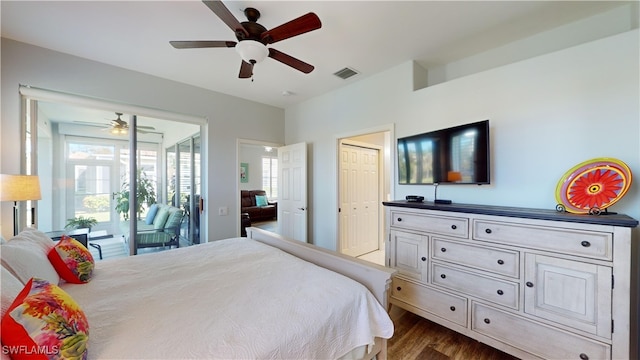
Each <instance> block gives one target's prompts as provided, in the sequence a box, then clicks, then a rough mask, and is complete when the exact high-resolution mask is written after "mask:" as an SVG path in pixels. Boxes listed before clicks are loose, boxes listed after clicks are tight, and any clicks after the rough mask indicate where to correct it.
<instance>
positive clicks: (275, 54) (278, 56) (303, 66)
mask: <svg viewBox="0 0 640 360" xmlns="http://www.w3.org/2000/svg"><path fill="white" fill-rule="evenodd" d="M269 57H270V58H272V59H275V60H278V61H280V62H281V63H283V64H285V65H289V66H291V67H292V68H294V69H296V70H300V71H302V72H303V73H305V74H308V73H310V72H312V71H313V69H315V68H314V67H313V65H311V64H307V63H306V62H304V61H302V60H298V59H296V58H294V57H293V56H291V55H287V54H285V53H283V52H282V51H278V50H276V49H272V48H269Z"/></svg>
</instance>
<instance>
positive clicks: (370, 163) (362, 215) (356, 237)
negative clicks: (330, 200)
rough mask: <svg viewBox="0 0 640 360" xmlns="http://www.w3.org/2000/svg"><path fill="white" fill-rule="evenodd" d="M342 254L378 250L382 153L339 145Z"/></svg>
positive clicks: (352, 254)
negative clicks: (380, 156)
mask: <svg viewBox="0 0 640 360" xmlns="http://www.w3.org/2000/svg"><path fill="white" fill-rule="evenodd" d="M339 171H340V251H341V252H342V253H343V254H347V255H351V256H360V255H363V254H366V253H369V252H372V251H375V250H378V248H379V246H378V244H379V236H378V228H379V226H378V217H379V216H378V215H379V214H378V212H379V193H380V189H379V177H380V173H379V151H378V150H377V149H371V148H365V147H360V146H354V145H349V144H344V143H341V144H340V169H339Z"/></svg>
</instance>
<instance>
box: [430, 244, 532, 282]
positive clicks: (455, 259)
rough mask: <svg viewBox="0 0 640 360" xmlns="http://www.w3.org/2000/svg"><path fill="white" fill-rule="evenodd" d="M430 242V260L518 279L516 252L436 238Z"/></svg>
mask: <svg viewBox="0 0 640 360" xmlns="http://www.w3.org/2000/svg"><path fill="white" fill-rule="evenodd" d="M432 241H433V242H432V245H431V249H432V252H431V258H432V259H436V260H443V261H449V262H452V263H455V264H460V265H467V266H470V267H474V268H477V269H481V270H486V271H491V272H494V273H497V274H502V275H506V276H511V277H514V278H519V277H520V253H519V252H518V251H510V250H502V249H490V248H486V247H481V246H473V245H467V244H461V243H458V242H454V241H448V240H442V239H437V238H434V239H433V240H432Z"/></svg>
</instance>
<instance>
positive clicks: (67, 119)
mask: <svg viewBox="0 0 640 360" xmlns="http://www.w3.org/2000/svg"><path fill="white" fill-rule="evenodd" d="M24 91H25V92H27V93H29V92H31V91H33V89H31V88H29V89H24ZM35 92H36V93H37V95H42V94H44V96H45V97H46V95H47V91H46V90H42V94H41V93H40V92H39V90H35ZM21 93H22V94H23V97H22V99H23V121H24V124H25V126H24V129H25V132H24V133H23V136H24V139H23V141H24V151H25V153H26V155H27V156H25V157H23V158H22V164H21V169H22V170H21V172H22V173H24V174H33V175H38V176H39V179H40V184H41V190H42V199H41V200H39V201H37V202H23V203H21V204H20V206H21V216H20V226H19V228H20V229H22V228H24V227H25V226H26V225H27V224H29V225H30V224H31V217H30V216H27V215H31V211H28V210H29V209H30V208H31V207H35V206H36V205H37V206H38V209H37V212H36V214H37V215H36V216H34V217H33V220H34V225H36V226H37V227H38V229H40V230H42V231H45V232H48V231H62V230H65V226H66V225H67V223H68V220H69V219H73V218H76V217H80V216H82V217H90V218H94V219H95V220H96V221H97V222H98V224H97V225H95V226H93V227H92V229H91V233H93V232H94V231H99V232H101V233H103V234H107V236H106V237H107V238H110V237H111V236H113V237H119V236H120V235H121V234H124V233H126V232H125V230H123V228H122V226H123V225H122V224H123V220H126V219H127V215H129V213H128V211H125V210H124V207H120V206H119V205H120V204H121V203H122V204H125V203H126V205H127V206H126V209H129V206H128V205H129V204H128V200H129V191H128V190H129V189H130V186H129V185H130V184H131V183H132V182H133V183H134V184H136V186H137V187H138V188H140V187H141V186H146V190H148V191H149V192H151V193H153V198H152V199H150V201H149V202H141V207H140V208H139V211H136V212H135V215H134V216H135V218H136V219H144V217H145V216H146V213H147V210H148V208H149V206H150V205H151V204H152V203H154V202H156V203H161V204H169V205H174V206H176V207H180V208H181V209H184V210H185V211H189V213H190V215H191V216H190V217H188V218H185V220H184V221H183V224H182V229H181V235H183V236H184V237H181V240H182V241H181V244H180V245H181V246H182V245H187V244H194V243H199V236H200V233H199V230H200V226H199V223H200V217H199V211H198V210H199V209H198V203H199V201H198V200H199V198H200V196H201V194H202V192H201V191H202V189H201V187H200V177H201V158H200V150H199V149H200V148H201V142H200V135H199V134H200V128H201V125H196V124H195V122H192V123H183V122H178V121H173V120H164V119H158V118H151V117H143V116H135V115H131V114H126V113H120V112H115V111H111V110H104V109H105V107H106V106H107V105H108V104H106V105H105V103H100V102H99V104H98V105H99V106H98V107H100V108H102V110H99V109H94V108H91V107H81V106H78V105H71V104H72V103H74V102H75V100H76V99H75V98H74V97H73V96H69V98H70V100H69V103H59V102H49V101H46V100H42V99H34V98H31V97H29V96H27V95H25V94H24V93H23V88H21ZM56 94H57V95H60V94H58V93H56ZM63 97H64V96H63ZM54 98H57V97H55V96H54ZM83 101H88V102H92V101H93V100H87V99H84V98H78V102H79V103H83ZM112 105H113V106H114V108H115V107H116V106H117V104H112ZM143 110H144V109H143ZM150 112H151V113H153V111H150ZM167 114H168V115H169V117H171V116H172V115H171V114H169V113H167ZM173 117H174V118H178V117H179V116H176V115H173ZM186 118H190V117H188V116H186ZM118 120H121V121H118ZM136 130H137V131H136ZM131 131H135V134H136V136H135V137H133V136H132V134H131ZM131 139H135V142H131ZM171 149H173V150H171ZM132 150H134V151H135V152H132ZM165 154H166V158H165ZM132 155H133V156H134V157H133V158H132ZM134 161H135V165H134V164H133V163H134ZM172 163H173V164H174V165H171V164H172ZM172 166H174V168H175V175H177V176H172V175H171V174H170V170H169V169H170V168H171V167H172ZM175 166H177V167H175ZM165 174H167V176H166V177H165ZM172 180H173V182H172ZM181 183H182V185H181ZM176 185H177V186H178V187H177V188H175V192H177V193H175V192H174V193H172V190H171V189H172V186H176ZM174 195H175V196H177V197H174ZM125 199H126V201H123V200H125ZM192 209H193V211H192ZM136 210H138V209H136ZM134 211H135V210H134ZM125 213H126V214H127V215H125ZM196 214H197V215H198V216H197V217H196ZM67 230H69V229H67ZM100 237H102V235H100ZM90 238H91V236H90ZM130 244H131V242H130ZM132 252H134V251H132Z"/></svg>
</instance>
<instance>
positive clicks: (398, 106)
mask: <svg viewBox="0 0 640 360" xmlns="http://www.w3.org/2000/svg"><path fill="white" fill-rule="evenodd" d="M638 42H639V36H638V30H633V31H630V32H626V33H622V34H620V35H615V36H611V37H608V38H604V39H601V40H596V41H593V42H589V43H585V44H582V45H578V46H575V47H570V48H567V49H563V50H559V51H556V52H552V53H549V54H545V55H541V56H538V57H534V58H531V59H528V60H523V61H520V62H516V63H513V64H509V65H505V66H502V67H498V68H494V69H491V70H487V71H484V72H480V73H477V74H473V75H469V76H465V77H461V78H458V79H455V80H452V81H449V82H445V83H441V84H438V85H434V86H431V87H427V88H424V89H421V90H419V91H415V92H414V91H412V89H413V84H412V78H413V64H412V63H411V62H408V63H405V64H402V65H400V66H397V67H395V68H392V69H390V70H388V71H386V72H383V73H380V74H376V75H373V76H371V77H369V78H365V79H363V80H361V81H359V82H356V83H353V84H352V85H349V86H347V87H345V88H342V89H339V90H337V91H334V92H331V93H328V94H326V95H323V96H320V97H317V98H314V99H311V100H309V101H307V102H304V103H302V104H299V105H297V106H294V107H291V108H288V109H287V110H286V143H295V142H300V141H306V142H309V143H310V144H311V146H310V147H309V149H310V155H309V168H310V173H309V179H310V182H309V191H310V197H311V201H310V204H309V207H310V215H309V216H310V219H309V224H310V226H309V229H310V233H309V237H310V239H311V240H312V241H313V242H314V243H315V244H318V245H320V246H323V247H326V248H330V249H335V246H336V240H335V237H336V216H335V213H336V211H337V204H336V201H335V196H333V195H332V194H334V193H335V181H333V180H328V179H329V177H330V176H333V177H334V178H335V159H336V156H335V151H336V150H335V145H334V143H333V141H332V140H333V138H334V134H339V133H344V132H350V131H351V132H352V131H355V130H357V129H366V128H371V127H374V126H380V125H382V124H388V123H395V136H396V137H402V136H407V135H411V134H415V133H420V132H425V131H429V130H436V129H440V128H444V127H449V126H453V125H458V124H462V123H467V122H473V121H478V120H483V119H490V123H491V151H492V158H491V162H492V163H491V177H492V178H491V185H485V186H476V185H471V186H465V185H456V186H440V187H439V189H438V196H439V197H442V198H446V199H451V200H453V201H454V202H458V203H472V204H490V205H506V206H519V207H530V208H543V209H554V208H555V205H556V200H555V195H554V194H555V187H556V184H557V182H558V180H559V179H560V178H561V176H562V175H563V174H564V173H565V172H566V171H567V170H568V169H570V168H571V167H573V166H574V165H576V164H577V163H580V162H582V161H585V160H588V159H591V158H595V157H614V158H618V159H621V160H623V161H624V162H626V163H627V164H628V165H629V166H630V167H631V170H632V172H634V173H636V174H640V145H639V138H640V104H639V102H640V100H639V99H640V90H639V67H638V64H639V45H638ZM394 141H395V140H394ZM394 176H395V169H394ZM395 182H396V180H394V184H395ZM394 186H395V198H396V199H402V198H404V196H405V195H408V194H420V195H424V196H425V197H426V198H427V200H429V199H433V186H415V185H414V186H406V185H405V186H399V185H397V184H395V185H394ZM639 186H640V185H638V182H637V181H636V183H635V184H633V185H632V187H631V189H630V190H629V192H628V193H627V195H626V196H625V197H624V198H623V199H622V200H620V201H619V202H618V203H616V204H615V206H614V207H613V208H612V209H611V210H612V211H617V212H622V213H626V214H628V215H630V216H632V217H634V218H636V219H639V218H640V195H639V194H640V191H639Z"/></svg>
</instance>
